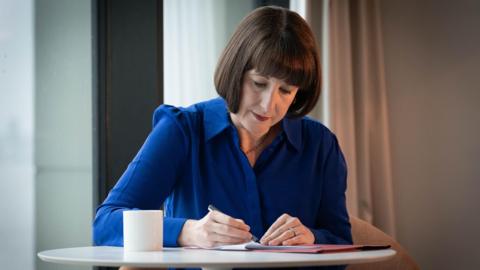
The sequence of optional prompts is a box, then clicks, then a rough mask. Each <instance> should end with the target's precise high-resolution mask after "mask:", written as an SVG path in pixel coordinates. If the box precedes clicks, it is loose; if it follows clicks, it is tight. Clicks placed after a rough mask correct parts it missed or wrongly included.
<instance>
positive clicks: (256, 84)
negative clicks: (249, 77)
mask: <svg viewBox="0 0 480 270" xmlns="http://www.w3.org/2000/svg"><path fill="white" fill-rule="evenodd" d="M253 84H254V85H255V86H256V87H258V88H265V87H266V86H267V84H266V83H262V82H257V81H253Z"/></svg>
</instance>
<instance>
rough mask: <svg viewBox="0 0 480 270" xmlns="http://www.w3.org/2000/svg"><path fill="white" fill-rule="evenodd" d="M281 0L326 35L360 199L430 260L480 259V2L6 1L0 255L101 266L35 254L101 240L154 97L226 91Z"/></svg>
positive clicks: (0, 57) (332, 90)
mask: <svg viewBox="0 0 480 270" xmlns="http://www.w3.org/2000/svg"><path fill="white" fill-rule="evenodd" d="M268 4H275V5H280V6H284V7H289V8H291V9H293V10H295V11H297V12H298V13H299V14H300V15H302V16H303V17H304V18H305V19H306V20H307V21H308V22H309V24H310V25H311V27H312V29H313V30H314V32H315V35H316V37H317V41H318V45H319V49H320V50H321V52H322V66H323V79H324V90H323V94H322V99H321V101H320V102H319V104H318V106H317V108H316V109H315V110H314V111H313V112H312V114H311V116H312V117H314V118H317V119H318V120H320V121H322V122H323V123H324V124H326V125H327V126H328V127H330V128H331V129H332V130H333V131H334V132H335V133H336V134H337V135H338V136H339V139H340V143H341V144H342V148H343V149H344V152H345V154H346V156H347V161H348V163H349V169H350V171H349V180H348V181H349V190H348V203H349V210H350V213H351V214H352V215H356V216H359V217H360V218H362V219H365V220H367V221H368V222H370V223H372V224H374V225H375V226H377V227H379V228H380V229H382V230H383V231H385V232H387V233H389V234H390V235H392V236H393V237H394V238H395V239H396V240H397V241H398V242H399V243H400V244H402V245H403V246H404V247H405V248H406V249H407V250H408V252H409V254H410V255H411V256H412V257H413V258H414V259H415V260H416V261H417V263H418V264H419V266H420V268H421V269H480V258H479V256H478V255H477V254H479V252H480V245H478V243H480V233H479V232H478V228H480V214H479V210H478V206H479V205H480V196H478V191H479V190H480V181H479V180H480V179H479V178H480V166H478V161H479V160H480V142H479V139H478V138H480V107H479V102H480V76H479V75H480V74H479V63H480V27H479V26H480V1H476V0H458V1H447V0H438V1H434V0H415V1H414V0H406V1H400V0H383V1H373V0H363V1H361V0H357V1H353V0H352V1H348V0H317V1H314V0H309V1H307V0H302V1H300V0H290V1H288V0H287V1H253V0H164V1H153V0H148V1H147V0H144V1H128V0H117V1H108V0H78V1H73V0H36V1H35V0H0V192H1V193H0V212H1V213H2V214H1V218H0V265H2V266H3V268H5V269H39V270H47V269H89V268H88V267H79V266H68V265H57V264H50V263H45V262H42V261H40V260H39V259H38V258H37V257H36V253H37V252H39V251H42V250H47V249H55V248H65V247H74V246H88V245H91V244H92V242H91V222H92V218H93V217H94V214H95V208H96V206H97V205H98V204H99V203H100V202H101V201H103V199H104V198H105V196H106V194H107V193H108V191H109V189H110V188H111V187H112V185H114V183H115V182H116V180H117V179H118V177H119V175H120V174H121V173H122V171H123V170H124V169H125V167H126V165H127V164H128V162H129V161H130V160H131V159H132V158H133V156H134V155H135V153H136V151H137V150H138V149H139V147H140V146H141V144H142V142H143V140H144V139H145V137H146V136H147V134H148V132H149V130H150V128H151V116H152V112H153V110H154V109H155V108H156V106H158V105H160V104H162V103H167V104H174V105H178V106H187V105H189V104H192V103H195V102H198V101H201V100H205V99H208V98H212V97H215V96H216V92H215V89H214V86H213V72H214V69H215V65H216V61H217V58H218V57H219V54H220V53H221V50H222V49H223V47H224V46H225V44H226V42H227V41H228V38H229V37H230V35H231V34H232V32H233V30H234V29H235V26H236V25H237V23H238V22H239V21H240V20H241V19H242V18H243V17H244V16H245V15H246V14H247V13H248V12H250V11H251V10H253V9H254V8H256V7H258V6H261V5H268ZM367 146H368V147H367ZM365 148H368V149H370V150H368V149H365ZM379 148H380V149H379Z"/></svg>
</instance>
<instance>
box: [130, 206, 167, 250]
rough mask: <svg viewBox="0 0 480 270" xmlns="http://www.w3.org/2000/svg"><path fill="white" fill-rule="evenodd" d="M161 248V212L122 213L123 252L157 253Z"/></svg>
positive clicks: (139, 211) (132, 211)
mask: <svg viewBox="0 0 480 270" xmlns="http://www.w3.org/2000/svg"><path fill="white" fill-rule="evenodd" d="M162 246H163V211H162V210H127V211H123V247H124V250H125V251H159V250H162Z"/></svg>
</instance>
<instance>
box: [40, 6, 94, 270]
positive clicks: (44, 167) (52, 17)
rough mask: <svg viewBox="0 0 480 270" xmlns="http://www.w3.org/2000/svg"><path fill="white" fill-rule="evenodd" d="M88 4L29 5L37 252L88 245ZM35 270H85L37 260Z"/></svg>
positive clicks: (89, 72)
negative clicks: (32, 39) (32, 36)
mask: <svg viewBox="0 0 480 270" xmlns="http://www.w3.org/2000/svg"><path fill="white" fill-rule="evenodd" d="M91 21H92V10H91V1H89V0H83V1H64V0H37V1H36V2H35V87H36V88H35V163H36V166H37V174H36V177H35V184H36V186H35V208H36V250H37V251H41V250H46V249H55V248H65V247H74V246H87V245H91V219H92V214H93V213H92V203H93V202H92V195H93V194H92V29H91V27H92V24H91ZM36 268H37V269H39V270H44V269H89V267H88V268H87V267H80V266H70V265H60V264H52V263H47V262H43V261H40V260H39V259H37V264H36Z"/></svg>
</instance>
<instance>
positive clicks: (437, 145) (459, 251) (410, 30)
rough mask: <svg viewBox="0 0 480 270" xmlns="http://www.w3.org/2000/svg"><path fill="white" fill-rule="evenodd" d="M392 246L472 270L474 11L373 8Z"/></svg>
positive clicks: (469, 5) (477, 249)
mask: <svg viewBox="0 0 480 270" xmlns="http://www.w3.org/2000/svg"><path fill="white" fill-rule="evenodd" d="M380 3H381V7H382V8H381V11H382V19H383V34H384V46H385V61H386V76H387V89H388V103H389V104H388V105H389V114H390V115H389V117H390V124H391V126H390V128H391V143H392V151H393V177H394V190H395V205H396V214H397V229H398V230H397V232H398V240H399V241H400V243H401V244H403V245H404V246H405V247H406V248H407V249H408V250H409V251H410V253H411V254H412V255H413V257H414V258H415V259H416V260H417V261H418V262H419V264H420V267H421V268H422V269H437V270H438V269H480V255H479V254H480V245H479V243H480V210H479V209H480V195H479V192H480V181H479V180H480V166H479V162H480V139H479V138H480V67H479V66H480V1H476V0H459V1H448V0H440V1H438V0H422V1H416V0H407V1H395V0H385V1H380Z"/></svg>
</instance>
